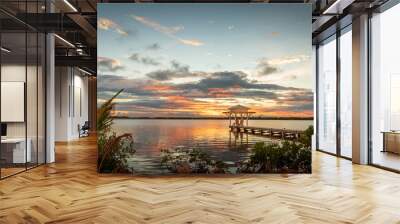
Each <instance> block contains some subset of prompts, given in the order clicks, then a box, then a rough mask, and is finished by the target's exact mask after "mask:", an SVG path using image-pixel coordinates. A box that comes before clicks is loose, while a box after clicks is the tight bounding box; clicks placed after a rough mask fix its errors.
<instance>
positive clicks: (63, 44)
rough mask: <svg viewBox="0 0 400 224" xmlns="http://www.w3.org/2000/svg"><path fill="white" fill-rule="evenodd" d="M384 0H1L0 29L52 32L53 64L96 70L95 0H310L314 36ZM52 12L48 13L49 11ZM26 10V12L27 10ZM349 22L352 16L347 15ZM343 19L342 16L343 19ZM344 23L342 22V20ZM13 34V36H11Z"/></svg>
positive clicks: (129, 0) (250, 0)
mask: <svg viewBox="0 0 400 224" xmlns="http://www.w3.org/2000/svg"><path fill="white" fill-rule="evenodd" d="M385 1H386V0H336V1H335V0H230V1H224V0H200V1H199V0H47V5H46V0H34V1H26V0H23V1H22V0H1V2H0V24H1V29H2V31H3V32H4V33H14V34H7V35H6V37H5V38H11V39H13V40H14V41H15V45H18V44H24V43H20V41H21V40H20V37H18V34H16V33H18V32H22V31H23V32H25V30H26V28H27V29H28V30H30V31H38V32H55V33H56V34H57V35H58V37H57V38H55V39H56V41H55V43H56V65H70V66H80V67H81V68H84V69H87V70H88V71H91V72H92V73H96V66H97V62H96V58H97V53H96V47H97V46H96V44H97V43H96V29H97V12H96V5H97V3H171V2H174V3H184V2H185V3H188V2H193V3H200V2H201V3H216V2H220V3H221V2H225V3H228V2H229V3H236V2H237V3H265V2H267V3H310V4H312V8H313V19H312V21H311V22H312V27H313V40H314V42H316V41H317V42H318V40H319V39H321V38H324V36H327V35H330V33H331V32H335V29H336V28H332V27H334V26H335V24H337V21H339V20H341V19H343V18H345V17H346V16H347V17H349V16H350V17H351V16H353V15H356V14H357V13H358V12H362V11H365V10H368V9H371V8H374V7H376V6H379V5H381V4H383V3H384V2H385ZM50 11H51V12H52V13H49V12H50ZM26 12H27V13H26ZM347 20H349V21H350V23H351V18H350V19H347ZM343 21H345V20H343ZM342 25H345V24H342ZM13 36H15V38H13Z"/></svg>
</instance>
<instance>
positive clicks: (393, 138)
mask: <svg viewBox="0 0 400 224" xmlns="http://www.w3.org/2000/svg"><path fill="white" fill-rule="evenodd" d="M382 134H383V150H382V152H392V153H396V154H400V131H382Z"/></svg>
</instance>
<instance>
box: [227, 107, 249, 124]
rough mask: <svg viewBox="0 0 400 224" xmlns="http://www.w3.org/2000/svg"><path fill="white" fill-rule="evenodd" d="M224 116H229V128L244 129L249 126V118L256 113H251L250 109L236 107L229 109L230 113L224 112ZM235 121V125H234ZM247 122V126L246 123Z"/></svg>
mask: <svg viewBox="0 0 400 224" xmlns="http://www.w3.org/2000/svg"><path fill="white" fill-rule="evenodd" d="M223 113H224V114H226V115H228V116H229V127H231V126H234V127H243V126H248V125H249V117H250V115H251V114H254V113H255V112H252V111H250V108H248V107H245V106H242V105H236V106H233V107H230V108H229V111H226V112H223ZM232 120H233V123H232ZM245 120H246V125H245V124H244V121H245Z"/></svg>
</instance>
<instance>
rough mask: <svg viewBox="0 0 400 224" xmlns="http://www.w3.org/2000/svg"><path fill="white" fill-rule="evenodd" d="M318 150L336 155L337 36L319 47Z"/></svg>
mask: <svg viewBox="0 0 400 224" xmlns="http://www.w3.org/2000/svg"><path fill="white" fill-rule="evenodd" d="M317 55H318V59H317V60H318V69H317V71H318V106H317V116H318V124H317V125H318V149H319V150H322V151H326V152H329V153H333V154H335V153H336V139H337V138H336V77H337V75H336V36H332V37H330V38H328V39H327V40H325V41H324V42H322V43H320V44H319V46H318V52H317Z"/></svg>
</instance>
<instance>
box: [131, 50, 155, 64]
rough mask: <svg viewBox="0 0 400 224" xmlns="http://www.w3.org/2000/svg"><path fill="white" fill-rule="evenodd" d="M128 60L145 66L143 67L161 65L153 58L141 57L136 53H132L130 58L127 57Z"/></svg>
mask: <svg viewBox="0 0 400 224" xmlns="http://www.w3.org/2000/svg"><path fill="white" fill-rule="evenodd" d="M129 59H131V60H132V61H135V62H138V63H142V64H145V65H153V66H157V65H160V64H161V63H160V62H159V61H157V60H156V59H154V58H151V57H146V56H141V55H139V54H138V53H133V54H132V55H131V56H129Z"/></svg>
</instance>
